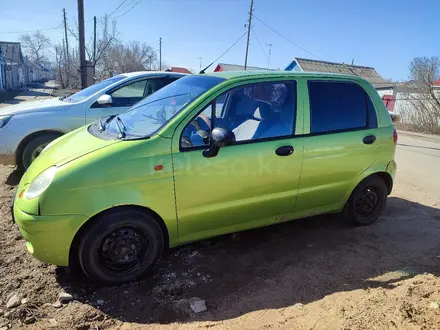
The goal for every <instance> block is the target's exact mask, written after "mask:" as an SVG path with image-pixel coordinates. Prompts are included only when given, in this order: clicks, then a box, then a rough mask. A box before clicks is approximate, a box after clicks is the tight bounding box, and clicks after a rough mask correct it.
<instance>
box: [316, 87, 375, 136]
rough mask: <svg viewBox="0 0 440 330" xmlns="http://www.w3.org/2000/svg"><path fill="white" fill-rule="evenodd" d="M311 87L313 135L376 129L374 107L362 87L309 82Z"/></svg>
mask: <svg viewBox="0 0 440 330" xmlns="http://www.w3.org/2000/svg"><path fill="white" fill-rule="evenodd" d="M308 87H309V97H310V132H311V133H324V132H332V131H344V130H351V129H360V128H366V127H372V126H376V116H375V111H374V108H373V105H372V103H371V100H370V97H369V96H368V95H367V94H366V93H365V91H364V90H363V88H362V87H360V86H358V85H356V84H353V83H344V82H331V81H309V82H308ZM369 117H370V118H369Z"/></svg>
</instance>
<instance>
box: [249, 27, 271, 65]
mask: <svg viewBox="0 0 440 330" xmlns="http://www.w3.org/2000/svg"><path fill="white" fill-rule="evenodd" d="M252 33H253V34H254V36H255V39H257V42H258V45H260V49H261V51H262V52H263V54H264V57H265V58H266V60H267V62H269V58H268V57H267V55H266V52H265V51H264V49H263V46H262V45H261V43H260V39H258V37H257V34H256V33H255V30H254V28H252Z"/></svg>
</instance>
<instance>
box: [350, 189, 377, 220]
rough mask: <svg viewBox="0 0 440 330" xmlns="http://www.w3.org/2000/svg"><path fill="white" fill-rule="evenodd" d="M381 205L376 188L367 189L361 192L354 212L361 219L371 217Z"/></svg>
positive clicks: (355, 202) (357, 197)
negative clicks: (379, 204)
mask: <svg viewBox="0 0 440 330" xmlns="http://www.w3.org/2000/svg"><path fill="white" fill-rule="evenodd" d="M378 203H379V196H378V193H377V190H376V188H375V187H365V188H364V190H362V191H361V192H359V193H358V194H357V196H356V199H355V201H354V210H355V212H356V213H357V214H358V215H359V216H361V217H367V216H369V215H371V214H372V213H373V212H374V210H375V209H376V207H377V205H378Z"/></svg>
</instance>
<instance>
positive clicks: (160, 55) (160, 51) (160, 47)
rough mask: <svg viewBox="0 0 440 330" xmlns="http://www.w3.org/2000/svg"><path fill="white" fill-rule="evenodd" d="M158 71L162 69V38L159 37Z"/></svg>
mask: <svg viewBox="0 0 440 330" xmlns="http://www.w3.org/2000/svg"><path fill="white" fill-rule="evenodd" d="M159 71H162V38H159Z"/></svg>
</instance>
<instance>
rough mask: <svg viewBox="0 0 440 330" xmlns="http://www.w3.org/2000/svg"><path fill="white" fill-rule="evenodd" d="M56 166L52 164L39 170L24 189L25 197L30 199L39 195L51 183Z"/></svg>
mask: <svg viewBox="0 0 440 330" xmlns="http://www.w3.org/2000/svg"><path fill="white" fill-rule="evenodd" d="M56 172H57V167H56V166H52V167H49V168H48V169H46V170H44V171H43V172H41V173H40V174H39V175H38V176H37V177H36V178H35V179H34V181H32V183H31V185H30V186H29V188H28V189H27V190H26V193H25V197H26V198H27V199H32V198H36V197H38V196H40V195H41V194H42V193H43V192H44V191H45V190H46V189H47V188H48V187H49V186H50V184H51V183H52V181H53V178H54V177H55V174H56Z"/></svg>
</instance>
